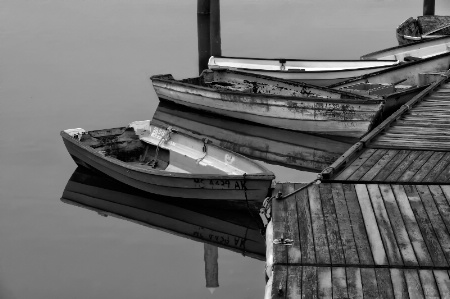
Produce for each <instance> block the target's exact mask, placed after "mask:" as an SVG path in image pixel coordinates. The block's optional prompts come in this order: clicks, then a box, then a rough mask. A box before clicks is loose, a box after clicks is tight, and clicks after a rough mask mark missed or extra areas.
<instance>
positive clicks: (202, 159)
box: [61, 121, 274, 202]
mask: <svg viewBox="0 0 450 299" xmlns="http://www.w3.org/2000/svg"><path fill="white" fill-rule="evenodd" d="M61 136H62V137H63V140H64V143H65V145H66V147H67V150H68V151H69V153H70V154H71V155H72V157H73V159H74V160H75V162H76V163H77V164H79V165H82V166H88V167H92V168H94V169H96V170H98V171H100V172H102V173H105V174H107V175H109V176H111V177H113V178H115V179H117V180H119V181H121V182H124V183H126V184H128V185H130V186H133V187H135V188H139V189H142V190H144V191H147V192H152V193H155V194H161V195H165V196H172V197H177V198H189V199H215V200H229V201H244V202H246V201H258V202H262V201H263V200H264V198H265V197H266V195H267V194H268V192H269V189H270V188H271V183H272V180H273V179H274V175H273V173H272V172H270V171H269V170H267V169H266V168H264V167H263V166H261V165H258V164H257V163H255V162H253V161H252V160H250V159H248V158H245V157H244V156H241V155H239V154H236V153H233V152H230V151H228V150H225V149H223V148H220V147H217V146H215V145H212V144H210V143H209V142H208V141H207V140H200V139H197V138H195V137H192V136H188V135H186V134H183V133H180V132H176V131H174V130H170V128H168V129H164V128H160V127H157V126H154V125H150V121H140V122H133V123H131V124H130V125H129V126H128V127H122V128H115V129H106V130H98V131H89V132H86V131H84V130H83V129H69V130H65V131H62V132H61Z"/></svg>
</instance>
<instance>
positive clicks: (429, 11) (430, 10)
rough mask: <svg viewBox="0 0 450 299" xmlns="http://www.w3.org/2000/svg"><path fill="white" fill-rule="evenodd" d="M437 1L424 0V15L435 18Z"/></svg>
mask: <svg viewBox="0 0 450 299" xmlns="http://www.w3.org/2000/svg"><path fill="white" fill-rule="evenodd" d="M434 6H435V0H423V15H424V16H433V15H434Z"/></svg>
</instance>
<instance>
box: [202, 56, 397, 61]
mask: <svg viewBox="0 0 450 299" xmlns="http://www.w3.org/2000/svg"><path fill="white" fill-rule="evenodd" d="M213 57H214V58H216V57H217V58H231V59H252V60H266V61H267V60H277V61H280V60H285V61H286V62H287V61H308V62H313V61H320V62H341V61H342V62H356V61H372V62H375V61H380V62H383V61H385V62H395V61H398V60H396V59H367V60H361V59H291V58H253V57H235V56H211V57H210V59H211V58H213Z"/></svg>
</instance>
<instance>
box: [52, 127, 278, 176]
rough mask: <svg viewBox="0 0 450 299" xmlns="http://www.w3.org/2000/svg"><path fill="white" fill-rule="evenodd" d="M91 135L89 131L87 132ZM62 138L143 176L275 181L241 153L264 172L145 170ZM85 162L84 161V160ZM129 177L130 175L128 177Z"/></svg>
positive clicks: (70, 137) (64, 135) (266, 171)
mask: <svg viewBox="0 0 450 299" xmlns="http://www.w3.org/2000/svg"><path fill="white" fill-rule="evenodd" d="M106 130H108V129H106ZM95 131H100V130H95ZM87 132H88V133H89V131H87ZM180 134H182V135H187V134H183V133H181V132H180ZM60 135H61V137H62V138H63V139H64V140H67V141H69V142H71V143H72V144H74V145H75V146H77V147H79V148H81V149H83V150H85V151H87V152H89V153H91V154H93V155H94V156H96V157H98V158H100V159H101V160H105V161H106V162H108V163H111V164H115V165H118V166H120V167H123V168H126V169H128V170H132V171H135V172H138V173H142V174H150V175H154V176H165V177H174V178H180V179H187V178H188V179H193V178H199V179H213V180H225V179H228V180H240V179H242V178H244V177H245V179H246V180H248V179H251V180H257V181H259V180H273V179H275V175H274V174H273V172H272V171H270V170H269V169H267V168H266V167H265V166H264V165H261V164H259V163H256V162H254V161H253V160H251V159H249V158H247V157H245V156H243V155H241V154H239V153H235V152H232V153H233V155H236V156H239V157H240V158H244V159H246V160H248V161H249V162H251V163H252V164H254V165H256V166H257V167H258V168H259V169H260V170H261V171H262V172H258V173H249V174H248V173H245V175H232V174H230V175H225V174H224V175H218V174H195V173H179V172H170V171H165V170H158V169H145V168H141V167H137V166H133V165H130V164H129V163H127V162H124V161H121V160H119V159H116V158H112V157H109V156H105V155H102V154H100V153H99V152H98V151H96V150H95V149H93V148H92V147H90V146H88V145H85V144H83V143H82V142H80V141H79V140H77V139H75V138H73V137H72V136H71V135H70V134H68V133H66V132H65V131H61V132H60ZM208 146H214V147H216V148H220V149H223V148H221V147H219V146H215V145H212V144H209V145H208ZM223 150H224V151H227V150H226V149H223ZM227 152H231V151H227ZM83 161H84V160H83ZM88 164H89V163H88ZM127 176H128V175H127Z"/></svg>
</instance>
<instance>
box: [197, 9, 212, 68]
mask: <svg viewBox="0 0 450 299" xmlns="http://www.w3.org/2000/svg"><path fill="white" fill-rule="evenodd" d="M209 28H210V1H209V0H197V35H198V73H199V74H200V73H201V72H202V71H203V70H204V69H207V68H208V59H209V57H210V56H211V46H210V44H211V42H210V30H209Z"/></svg>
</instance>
